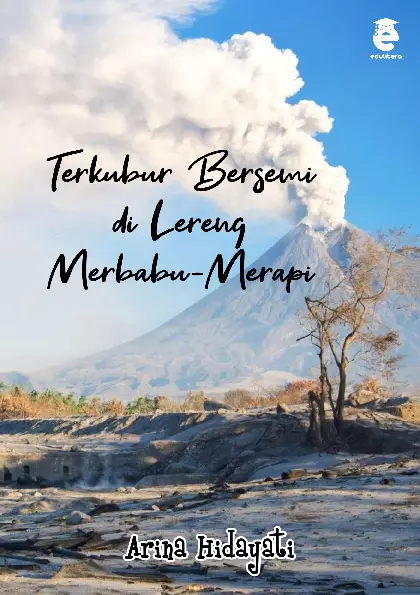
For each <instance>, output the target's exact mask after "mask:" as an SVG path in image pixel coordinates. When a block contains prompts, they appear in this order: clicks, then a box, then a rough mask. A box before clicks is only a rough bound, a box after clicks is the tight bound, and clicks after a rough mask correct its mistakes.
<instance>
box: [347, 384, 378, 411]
mask: <svg viewBox="0 0 420 595" xmlns="http://www.w3.org/2000/svg"><path fill="white" fill-rule="evenodd" d="M381 401H382V398H381V396H380V395H378V394H377V393H374V392H372V391H371V390H364V389H361V390H358V391H354V392H353V393H351V394H350V395H349V398H348V404H349V405H350V406H351V407H368V408H369V409H371V408H375V407H376V405H377V404H378V403H380V402H381Z"/></svg>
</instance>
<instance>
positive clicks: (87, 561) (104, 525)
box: [0, 409, 420, 595]
mask: <svg viewBox="0 0 420 595" xmlns="http://www.w3.org/2000/svg"><path fill="white" fill-rule="evenodd" d="M301 413H302V412H299V411H297V412H295V413H290V414H282V415H281V416H277V417H276V416H274V415H273V414H272V413H271V421H270V422H269V421H268V420H269V415H270V414H269V413H268V412H256V413H255V419H254V418H253V415H254V414H252V415H251V414H250V415H249V416H248V417H246V416H245V417H246V419H245V418H244V417H243V414H236V418H235V415H234V413H233V412H230V413H229V414H226V415H225V414H223V415H221V419H223V420H224V421H223V422H221V419H219V421H218V423H216V419H217V418H215V417H214V416H213V417H212V416H208V417H207V416H205V417H204V418H202V419H201V423H204V426H205V424H206V423H209V424H210V423H211V424H212V426H211V427H209V426H207V427H206V428H204V426H203V427H201V429H200V430H198V426H199V425H200V424H197V423H194V424H193V423H189V424H188V427H189V430H188V428H186V427H184V426H183V428H182V431H181V432H180V431H179V430H180V428H179V427H178V426H177V425H176V424H175V426H176V427H175V426H174V427H173V431H174V432H175V433H174V434H173V437H174V436H176V437H177V439H176V441H180V434H181V433H182V432H188V431H189V432H190V434H187V435H185V434H184V435H183V437H184V438H185V444H186V446H185V448H186V449H187V450H184V449H181V451H180V452H181V454H182V456H181V459H180V460H181V462H182V461H184V463H185V464H186V461H187V458H188V461H189V464H190V465H191V464H193V462H194V460H195V459H194V456H195V455H194V453H196V456H197V457H199V458H201V460H202V461H204V463H205V462H206V461H207V462H208V464H209V465H210V463H211V461H212V458H211V443H213V452H214V457H213V467H212V473H211V475H217V478H216V479H214V478H212V479H213V481H212V482H210V481H207V479H206V477H207V478H208V476H206V474H204V473H202V474H201V476H200V483H198V484H197V483H196V484H194V483H190V482H191V481H192V478H193V476H194V474H191V473H190V474H187V477H186V474H185V472H183V471H182V465H181V466H180V467H178V471H179V472H178V473H171V474H168V473H165V472H164V471H165V469H166V467H165V465H167V463H168V461H166V460H165V462H164V464H163V465H161V467H159V465H158V466H156V463H155V464H154V465H155V466H154V467H153V466H152V469H154V471H155V473H154V474H153V473H150V474H149V475H144V476H143V477H142V478H140V480H139V482H137V487H135V484H134V483H132V484H131V485H128V483H127V482H125V484H124V485H123V484H121V485H114V486H113V487H109V488H107V489H103V488H100V486H96V487H94V488H92V489H82V488H80V487H77V486H73V488H72V489H69V488H67V489H65V488H57V487H48V488H31V489H30V488H22V487H18V486H14V487H13V486H6V485H4V486H3V487H2V488H0V591H1V593H5V594H12V593H13V594H15V593H23V594H26V593H28V594H29V593H31V595H32V594H33V593H40V594H42V595H46V594H48V593H59V594H67V593H75V594H80V595H82V594H83V595H85V594H98V595H99V594H101V595H108V594H111V593H145V594H146V593H147V594H149V593H150V594H153V593H162V594H163V595H181V594H184V593H185V594H186V593H192V592H200V593H210V592H212V593H220V595H227V594H228V593H229V594H232V595H233V594H236V595H242V594H244V595H245V594H251V593H255V594H257V593H258V594H263V593H264V594H267V595H270V594H275V593H276V594H282V595H285V594H286V593H288V594H295V593H299V594H314V595H315V594H316V595H328V594H329V595H333V594H334V595H339V594H346V595H350V594H352V595H356V594H358V595H362V594H366V595H368V594H372V595H373V594H379V593H382V592H384V589H385V592H387V593H390V594H393V595H397V594H398V595H400V594H401V595H403V594H413V595H414V594H418V593H420V565H419V561H420V534H419V527H420V506H419V504H420V482H419V471H420V448H419V436H420V428H419V426H417V425H415V424H411V423H406V422H404V421H403V420H401V419H398V418H396V417H394V416H391V415H389V414H386V413H378V412H372V411H361V410H356V409H349V410H348V411H347V422H348V427H347V430H348V435H349V437H351V439H350V440H349V445H348V448H347V450H346V451H345V452H344V451H343V452H330V453H315V452H310V451H307V450H306V451H305V450H304V449H303V448H302V447H299V448H297V445H298V444H299V441H300V438H301V436H303V430H302V429H299V428H301V425H300V424H301V422H302V423H303V421H302V420H303V417H302V419H301V418H300V415H301ZM302 415H303V414H302ZM184 421H185V420H184ZM196 421H197V420H196ZM14 423H15V425H14V426H13V427H14V428H15V431H12V430H11V427H12V426H11V422H7V423H6V422H3V424H5V425H3V424H0V435H1V440H2V442H3V446H2V450H4V449H6V448H9V449H13V450H14V451H15V452H17V451H19V449H20V448H22V449H23V448H36V447H37V444H38V445H40V444H41V443H42V448H44V447H45V440H46V439H47V438H45V436H47V435H48V434H49V435H50V440H51V424H52V423H53V425H54V427H55V428H58V427H59V428H61V431H56V432H55V433H54V448H58V447H59V446H60V445H61V447H62V448H69V447H70V445H71V444H73V445H74V444H80V440H83V448H87V446H86V444H90V445H91V447H92V448H93V446H94V440H95V444H96V447H97V448H98V447H99V445H100V443H101V440H102V441H103V445H104V448H106V449H115V448H116V445H117V444H118V443H119V442H121V440H120V439H119V435H118V432H120V435H124V431H125V439H126V440H127V446H128V447H129V450H130V452H131V453H132V452H133V450H134V451H135V452H137V451H136V450H135V449H136V448H138V454H139V457H140V458H141V457H142V456H143V455H142V452H143V450H142V449H143V448H145V447H146V446H147V448H150V444H151V443H152V442H153V439H151V440H149V441H146V443H147V444H146V446H144V444H143V446H142V445H141V443H142V439H141V436H140V435H138V436H137V440H136V436H135V433H133V429H134V427H135V422H134V421H133V420H131V421H130V422H127V420H126V421H124V422H122V421H121V420H120V422H119V425H118V424H117V422H116V421H115V420H114V421H113V420H108V421H107V422H106V423H105V422H104V420H102V421H101V422H100V426H101V427H102V429H103V431H104V433H103V434H100V433H98V432H96V433H95V432H93V431H90V430H89V432H87V431H84V432H83V433H82V435H80V432H81V428H80V423H81V422H74V424H75V425H72V423H70V422H69V420H66V421H62V422H59V423H58V422H47V421H45V422H42V423H43V424H44V426H43V429H44V430H45V432H43V431H39V430H40V427H39V426H38V432H30V431H29V428H30V427H31V423H32V428H33V427H34V422H31V423H29V422H27V421H26V422H25V423H23V425H22V424H21V422H14ZM83 423H84V422H83ZM98 423H99V422H98V420H91V421H90V424H89V427H90V428H91V429H92V428H93V427H96V428H98ZM136 423H140V422H136ZM141 423H146V422H145V421H144V420H143V421H142V422H141ZM148 423H149V422H148ZM159 423H160V422H159ZM177 423H178V422H177ZM183 423H184V422H183ZM78 424H79V425H78ZM230 424H233V425H230ZM270 424H271V425H270ZM277 424H280V426H278V425H277ZM117 426H118V428H119V429H118V428H117ZM286 426H287V427H289V430H290V428H294V431H293V432H292V431H290V433H289V434H287V432H286V435H287V436H289V438H290V437H291V436H295V437H296V438H295V442H293V441H291V442H290V444H289V448H287V446H288V445H287V444H286V443H285V441H283V442H282V443H281V444H280V445H279V446H278V454H277V456H276V453H275V445H274V442H273V441H274V438H275V437H276V436H277V437H278V435H279V434H278V429H279V427H283V428H285V427H286ZM64 427H67V428H72V430H71V431H70V432H69V431H67V433H66V432H65V431H63V428H64ZM228 427H229V428H230V429H229V432H230V434H229V432H228V434H229V435H230V436H231V438H230V441H229V440H228V438H227V435H228V434H227V428H228ZM302 427H303V426H302ZM23 428H24V431H22V430H23ZM221 428H223V431H222V429H221ZM256 428H257V429H256ZM270 428H271V429H270ZM6 429H7V431H8V432H9V434H6ZM41 429H42V428H41ZM124 429H125V430H124ZM111 430H112V431H111ZM204 430H205V431H204ZM233 430H234V431H233ZM257 430H258V431H257ZM87 436H90V437H91V438H92V441H89V440H87ZM181 437H182V436H181ZM151 438H153V436H152V437H151ZM28 441H29V442H30V444H29V445H28V444H27V442H28ZM122 441H123V442H124V440H122ZM264 441H266V442H265V443H264ZM194 442H195V448H194V449H192V450H191V445H192V444H193V443H194ZM286 442H287V441H286ZM33 443H34V444H35V445H34V444H33ZM136 444H137V446H136ZM261 445H263V446H261ZM251 446H252V448H251ZM230 448H231V452H230V454H229V452H228V455H229V456H228V457H227V459H226V458H225V459H223V461H222V458H221V451H223V450H225V451H229V449H230ZM259 448H261V450H259ZM188 449H189V450H188ZM273 449H274V451H273ZM240 450H242V452H241V453H240V452H239V451H240ZM369 450H371V451H372V452H371V453H369V452H368V451H369ZM366 451H367V452H366ZM247 452H248V454H246V453H247ZM372 453H375V454H372ZM384 453H388V454H384ZM182 457H184V458H182ZM186 457H187V458H186ZM206 457H207V459H206ZM252 458H253V461H252V460H251V459H252ZM214 461H216V462H217V461H219V463H220V462H223V464H222V465H221V466H220V468H219V469H217V465H216V464H215V463H214ZM226 461H227V462H226ZM255 461H256V462H255ZM236 463H237V467H236V468H235V464H236ZM169 464H171V465H172V470H173V469H174V467H173V465H174V462H173V461H172V462H170V463H169ZM178 465H180V463H179V462H178ZM159 469H160V472H159ZM175 469H176V467H175ZM238 470H239V472H238ZM149 471H150V468H149ZM216 471H217V473H216ZM195 475H197V473H196V474H195ZM147 478H148V479H147ZM171 478H172V479H171ZM173 478H178V480H174V479H173ZM188 478H189V480H188ZM186 480H188V481H186ZM157 484H162V485H157ZM275 525H278V526H280V527H281V528H282V529H283V530H285V531H287V533H288V537H290V538H292V539H293V540H294V541H295V552H296V560H294V561H290V560H289V561H284V560H266V561H265V562H264V568H263V570H262V572H261V574H260V576H259V577H252V576H250V575H249V574H248V573H247V572H246V570H245V564H246V560H229V561H228V560H220V561H218V560H207V561H205V562H202V563H201V564H198V563H196V562H195V559H194V556H195V553H196V550H197V546H196V540H195V535H196V534H197V533H206V535H208V536H211V537H216V538H220V539H222V540H223V541H225V540H226V534H225V530H226V528H228V527H235V528H236V529H237V530H238V534H239V535H243V536H245V537H247V538H248V539H249V540H254V539H258V538H261V537H262V536H264V535H265V534H266V533H267V532H268V531H271V530H272V529H273V527H274V526H275ZM133 533H135V534H137V535H138V536H139V539H149V538H150V539H163V538H168V539H173V538H175V537H176V536H179V535H182V536H184V537H185V538H186V540H187V544H188V550H189V552H190V558H189V559H188V560H186V561H183V562H182V563H180V562H173V563H167V562H158V561H154V560H143V561H140V560H137V561H132V562H127V561H125V560H124V559H123V554H124V553H125V552H126V549H127V546H128V543H129V539H130V535H132V534H133Z"/></svg>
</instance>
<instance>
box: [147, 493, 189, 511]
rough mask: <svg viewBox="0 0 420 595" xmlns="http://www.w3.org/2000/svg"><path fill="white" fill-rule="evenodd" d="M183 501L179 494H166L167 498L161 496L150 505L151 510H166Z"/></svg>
mask: <svg viewBox="0 0 420 595" xmlns="http://www.w3.org/2000/svg"><path fill="white" fill-rule="evenodd" d="M182 503H183V498H182V496H181V494H179V495H173V496H168V497H167V498H161V499H160V500H158V501H157V502H155V503H154V504H153V505H152V510H156V509H157V510H168V509H169V508H175V507H176V506H178V505H179V504H182Z"/></svg>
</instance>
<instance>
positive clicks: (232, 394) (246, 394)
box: [223, 388, 256, 409]
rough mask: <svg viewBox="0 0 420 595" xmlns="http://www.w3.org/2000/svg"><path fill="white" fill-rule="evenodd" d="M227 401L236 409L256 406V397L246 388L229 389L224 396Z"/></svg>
mask: <svg viewBox="0 0 420 595" xmlns="http://www.w3.org/2000/svg"><path fill="white" fill-rule="evenodd" d="M223 400H224V402H225V403H227V404H228V405H230V406H231V407H233V408H234V409H248V408H250V407H255V403H256V399H255V397H254V396H253V394H252V393H251V391H249V390H246V389H244V388H235V389H232V390H228V391H227V392H226V393H225V394H224V397H223Z"/></svg>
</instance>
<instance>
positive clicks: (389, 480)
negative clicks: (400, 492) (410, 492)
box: [379, 477, 395, 486]
mask: <svg viewBox="0 0 420 595" xmlns="http://www.w3.org/2000/svg"><path fill="white" fill-rule="evenodd" d="M379 483H380V485H381V486H387V485H391V486H392V485H395V479H394V478H393V477H383V478H382V479H381V481H380V482H379Z"/></svg>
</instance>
